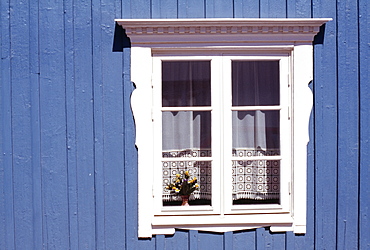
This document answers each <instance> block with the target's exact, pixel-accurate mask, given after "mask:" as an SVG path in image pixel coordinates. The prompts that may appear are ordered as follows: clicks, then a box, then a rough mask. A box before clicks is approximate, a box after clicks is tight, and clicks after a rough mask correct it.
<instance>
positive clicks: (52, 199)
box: [39, 0, 69, 248]
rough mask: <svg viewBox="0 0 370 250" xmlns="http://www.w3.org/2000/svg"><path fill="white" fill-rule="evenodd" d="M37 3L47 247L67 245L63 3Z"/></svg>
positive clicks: (44, 233) (44, 220)
mask: <svg viewBox="0 0 370 250" xmlns="http://www.w3.org/2000/svg"><path fill="white" fill-rule="evenodd" d="M39 6H40V9H39V21H40V22H39V23H40V33H42V36H40V40H39V47H40V57H39V60H40V117H41V119H40V130H41V166H42V173H41V175H42V177H41V178H42V187H43V190H42V198H43V211H44V213H43V239H44V246H45V247H46V248H55V247H61V248H68V247H69V225H68V218H69V216H68V193H67V190H68V176H67V167H66V166H67V150H66V143H67V141H66V107H65V91H66V89H65V81H66V78H65V58H64V45H65V43H64V10H63V9H64V6H63V3H50V2H48V1H44V0H42V1H40V2H39Z"/></svg>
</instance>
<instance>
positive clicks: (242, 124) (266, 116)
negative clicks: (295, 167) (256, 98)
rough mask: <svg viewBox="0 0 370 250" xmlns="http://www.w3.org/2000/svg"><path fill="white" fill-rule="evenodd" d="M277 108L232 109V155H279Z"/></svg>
mask: <svg viewBox="0 0 370 250" xmlns="http://www.w3.org/2000/svg"><path fill="white" fill-rule="evenodd" d="M279 112H280V111H278V110H267V111H266V110H264V111H261V110H256V111H232V122H233V144H232V146H233V155H234V156H237V155H240V154H242V155H240V156H256V155H258V154H259V155H261V154H263V155H279V154H280V119H279Z"/></svg>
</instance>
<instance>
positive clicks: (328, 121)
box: [313, 0, 338, 249]
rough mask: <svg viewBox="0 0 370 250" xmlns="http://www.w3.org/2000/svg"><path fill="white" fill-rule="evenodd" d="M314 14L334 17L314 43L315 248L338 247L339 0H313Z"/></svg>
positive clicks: (315, 15)
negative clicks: (320, 38) (320, 41)
mask: <svg viewBox="0 0 370 250" xmlns="http://www.w3.org/2000/svg"><path fill="white" fill-rule="evenodd" d="M313 16H314V17H331V18H333V21H331V22H328V23H327V24H326V25H325V33H324V41H323V43H322V44H316V45H315V46H314V80H313V89H314V100H315V102H314V103H315V104H314V117H315V120H314V127H315V248H316V249H335V248H336V227H337V219H336V218H337V215H336V213H337V148H338V141H337V135H338V124H337V121H338V105H337V53H336V46H337V40H336V32H337V29H336V1H335V0H333V1H321V0H315V1H313Z"/></svg>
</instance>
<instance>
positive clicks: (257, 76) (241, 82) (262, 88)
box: [232, 61, 280, 106]
mask: <svg viewBox="0 0 370 250" xmlns="http://www.w3.org/2000/svg"><path fill="white" fill-rule="evenodd" d="M279 96H280V91H279V61H233V62H232V104H233V106H264V105H279Z"/></svg>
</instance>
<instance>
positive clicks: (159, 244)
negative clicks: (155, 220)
mask: <svg viewBox="0 0 370 250" xmlns="http://www.w3.org/2000/svg"><path fill="white" fill-rule="evenodd" d="M155 249H156V250H164V249H166V247H165V239H164V235H156V236H155Z"/></svg>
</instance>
